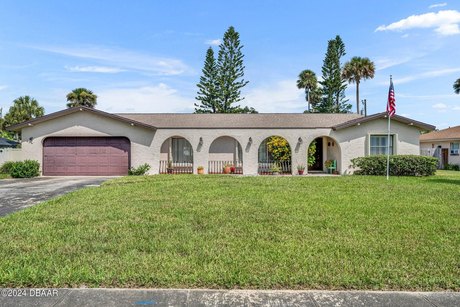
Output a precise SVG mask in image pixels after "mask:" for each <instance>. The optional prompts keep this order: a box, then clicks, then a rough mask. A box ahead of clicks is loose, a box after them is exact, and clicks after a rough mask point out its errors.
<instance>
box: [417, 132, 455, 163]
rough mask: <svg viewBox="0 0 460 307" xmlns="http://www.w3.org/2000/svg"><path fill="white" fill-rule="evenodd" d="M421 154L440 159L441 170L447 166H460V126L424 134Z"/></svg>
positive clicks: (421, 142)
mask: <svg viewBox="0 0 460 307" xmlns="http://www.w3.org/2000/svg"><path fill="white" fill-rule="evenodd" d="M420 152H421V154H422V155H425V156H433V157H437V158H438V159H439V165H438V166H439V168H444V167H445V166H446V165H447V164H457V165H460V155H459V153H460V126H456V127H451V128H447V129H443V130H439V131H433V132H430V133H426V134H422V135H421V136H420Z"/></svg>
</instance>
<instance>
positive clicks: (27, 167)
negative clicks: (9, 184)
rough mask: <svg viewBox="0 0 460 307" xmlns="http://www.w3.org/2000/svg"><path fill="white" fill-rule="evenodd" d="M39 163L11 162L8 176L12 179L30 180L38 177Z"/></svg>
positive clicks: (30, 161) (31, 161)
mask: <svg viewBox="0 0 460 307" xmlns="http://www.w3.org/2000/svg"><path fill="white" fill-rule="evenodd" d="M39 169H40V163H38V161H34V160H24V161H18V162H13V163H12V165H11V168H10V175H11V177H13V178H32V177H37V176H38V175H40V171H39Z"/></svg>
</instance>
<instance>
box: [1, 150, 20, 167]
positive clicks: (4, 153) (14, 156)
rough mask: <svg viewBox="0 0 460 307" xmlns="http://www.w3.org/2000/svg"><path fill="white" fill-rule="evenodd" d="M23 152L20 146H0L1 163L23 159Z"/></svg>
mask: <svg viewBox="0 0 460 307" xmlns="http://www.w3.org/2000/svg"><path fill="white" fill-rule="evenodd" d="M21 160H22V154H21V149H20V148H0V165H2V164H3V163H5V162H6V161H21Z"/></svg>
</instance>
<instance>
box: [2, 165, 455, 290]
mask: <svg viewBox="0 0 460 307" xmlns="http://www.w3.org/2000/svg"><path fill="white" fill-rule="evenodd" d="M459 196H460V172H438V175H437V176H435V177H429V178H409V177H404V178H396V177H394V178H391V179H390V181H389V182H387V181H386V179H385V178H383V177H360V176H343V177H298V176H297V177H276V176H266V177H238V176H225V175H214V176H213V175H209V176H194V175H159V176H150V177H124V178H120V179H116V180H113V181H110V182H107V183H106V184H104V185H103V186H101V187H97V188H87V189H84V190H80V191H77V192H74V193H71V194H69V195H66V196H63V197H60V198H58V199H55V200H52V201H49V202H47V203H44V204H41V205H38V206H35V207H32V208H30V209H27V210H25V211H22V212H18V213H16V214H12V215H9V216H7V217H4V218H0V234H1V235H0V259H1V260H0V287H20V286H22V287H26V286H27V287H67V286H70V287H78V286H82V285H86V286H90V287H170V288H263V289H280V288H282V289H286V288H289V289H391V290H396V289H398V290H400V289H403V290H456V291H459V290H460V222H459V221H460V197H459Z"/></svg>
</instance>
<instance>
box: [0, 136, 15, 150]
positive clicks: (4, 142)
mask: <svg viewBox="0 0 460 307" xmlns="http://www.w3.org/2000/svg"><path fill="white" fill-rule="evenodd" d="M18 145H19V143H18V142H15V141H12V140H8V139H5V138H0V149H2V148H16V147H17V146H18Z"/></svg>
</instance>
